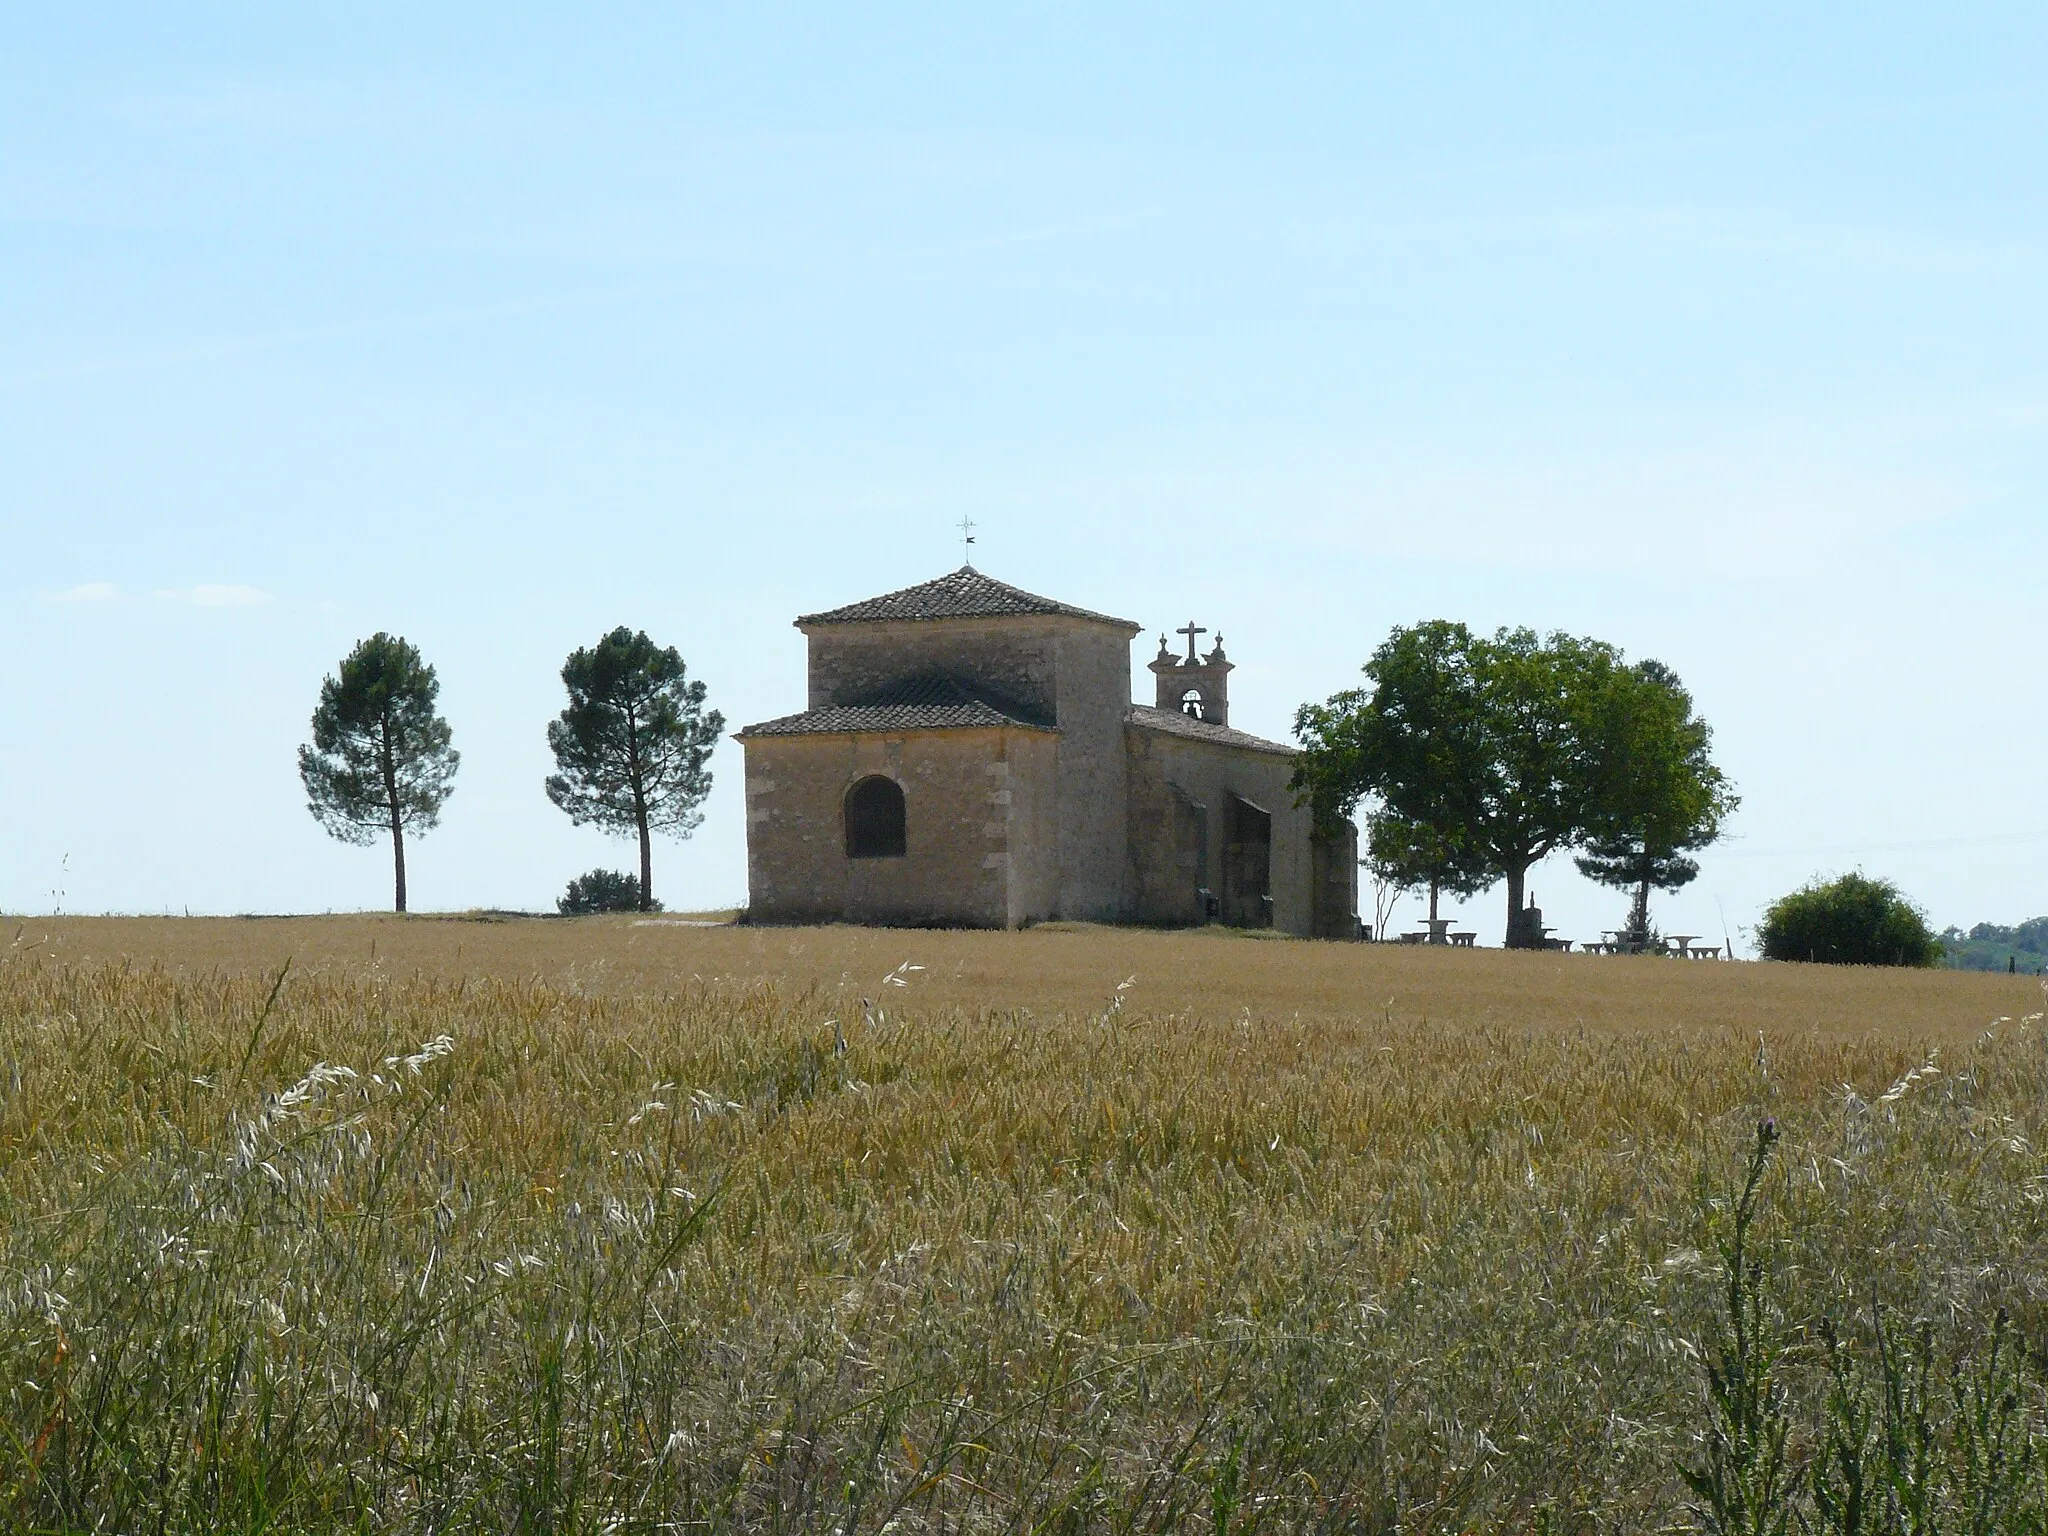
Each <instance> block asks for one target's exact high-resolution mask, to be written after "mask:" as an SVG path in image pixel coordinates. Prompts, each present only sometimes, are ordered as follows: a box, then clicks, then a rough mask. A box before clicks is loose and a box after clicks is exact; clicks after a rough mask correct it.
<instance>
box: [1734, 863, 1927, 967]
mask: <svg viewBox="0 0 2048 1536" xmlns="http://www.w3.org/2000/svg"><path fill="white" fill-rule="evenodd" d="M1757 941H1758V946H1759V948H1761V949H1762V951H1763V956H1764V958H1765V959H1766V960H1811V961H1815V962H1817V963H1819V964H1822V965H1933V964H1934V963H1935V962H1937V961H1938V960H1940V959H1941V940H1939V939H1937V938H1936V937H1935V936H1934V934H1933V931H1932V930H1931V929H1929V928H1928V926H1927V918H1926V916H1925V915H1924V914H1923V913H1922V912H1921V911H1920V909H1919V908H1918V907H1916V906H1914V905H1913V904H1912V903H1911V902H1910V901H1908V900H1906V898H1905V897H1904V896H1903V895H1901V894H1900V893H1899V888H1898V887H1897V886H1895V885H1893V884H1892V883H1891V882H1890V881H1889V880H1873V879H1871V878H1870V877H1869V876H1868V875H1860V874H1858V875H1843V876H1842V877H1841V878H1840V879H1838V880H1828V881H1820V880H1815V881H1813V882H1812V883H1811V884H1808V885H1805V886H1802V887H1801V888H1800V889H1798V890H1796V891H1794V892H1792V894H1791V895H1789V896H1781V897H1779V898H1778V899H1777V900H1776V901H1774V902H1772V903H1771V905H1770V906H1769V908H1768V909H1766V911H1765V912H1764V921H1763V926H1762V928H1760V929H1759V930H1758V932H1757Z"/></svg>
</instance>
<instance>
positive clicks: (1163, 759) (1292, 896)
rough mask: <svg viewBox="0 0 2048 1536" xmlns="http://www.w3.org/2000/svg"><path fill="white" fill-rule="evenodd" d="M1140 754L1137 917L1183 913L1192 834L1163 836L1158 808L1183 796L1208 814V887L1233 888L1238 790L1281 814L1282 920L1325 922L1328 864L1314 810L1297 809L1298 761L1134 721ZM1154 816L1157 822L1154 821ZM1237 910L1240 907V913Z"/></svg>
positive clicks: (1278, 909) (1278, 872)
mask: <svg viewBox="0 0 2048 1536" xmlns="http://www.w3.org/2000/svg"><path fill="white" fill-rule="evenodd" d="M1125 740H1126V749H1127V752H1128V755H1129V760H1130V775H1131V781H1132V791H1131V801H1132V806H1133V818H1134V819H1133V823H1132V836H1131V838H1130V840H1129V841H1130V851H1129V862H1130V866H1131V870H1132V884H1131V889H1132V897H1133V901H1132V905H1133V907H1134V909H1135V910H1134V911H1133V912H1132V916H1133V917H1134V918H1135V919H1136V920H1138V921H1141V922H1174V921H1184V920H1185V921H1193V920H1196V919H1194V918H1189V919H1178V918H1176V917H1174V916H1173V915H1172V914H1173V909H1174V907H1175V906H1176V905H1177V903H1178V898H1177V896H1176V895H1175V892H1176V891H1178V890H1181V889H1184V882H1185V881H1186V880H1187V878H1188V871H1187V868H1186V867H1185V866H1184V865H1183V862H1182V861H1183V860H1185V859H1186V857H1187V855H1186V842H1185V835H1184V834H1180V833H1177V834H1176V836H1175V837H1174V838H1172V839H1167V838H1162V837H1159V836H1157V835H1156V834H1155V833H1154V831H1153V827H1154V826H1156V825H1157V824H1158V814H1159V813H1158V812H1157V811H1156V810H1155V809H1153V808H1155V807H1159V806H1162V805H1169V804H1171V803H1172V802H1173V800H1174V797H1175V796H1178V797H1179V798H1180V799H1181V800H1183V801H1185V802H1187V803H1188V804H1190V805H1193V806H1199V807H1201V808H1202V810H1203V811H1204V812H1205V813H1206V815H1205V817H1204V820H1205V823H1206V834H1207V835H1206V838H1205V839H1204V844H1205V846H1204V847H1203V849H1202V856H1201V879H1200V880H1199V882H1197V883H1198V884H1199V885H1201V886H1202V887H1204V888H1206V889H1208V890H1209V891H1211V892H1214V893H1216V894H1217V895H1218V896H1219V897H1221V895H1222V894H1223V892H1224V889H1225V877H1224V859H1225V856H1226V841H1227V839H1228V837H1229V835H1230V834H1229V830H1228V828H1229V802H1230V797H1231V796H1232V795H1233V794H1234V795H1236V796H1238V797H1239V798H1241V799H1243V800H1246V801H1249V802H1250V803H1251V804H1252V805H1255V806H1257V807H1258V808H1260V809H1261V810H1264V811H1266V812H1267V813H1268V814H1270V815H1271V816H1272V818H1273V827H1272V855H1271V865H1270V874H1269V889H1270V891H1271V894H1272V898H1273V926H1274V927H1275V928H1277V929H1278V930H1280V931H1281V932H1282V933H1293V934H1300V935H1302V936H1304V937H1306V936H1309V935H1313V934H1314V933H1315V932H1316V931H1317V927H1318V924H1317V906H1318V903H1317V899H1316V898H1317V882H1318V878H1319V876H1321V877H1322V878H1324V879H1327V878H1328V876H1327V872H1326V871H1323V870H1319V869H1318V868H1317V861H1316V857H1315V853H1314V849H1313V847H1312V839H1311V838H1310V836H1309V829H1310V822H1311V818H1310V815H1309V813H1308V812H1307V811H1306V810H1297V809H1296V808H1295V805H1294V792H1293V791H1292V790H1291V789H1289V788H1288V787H1287V786H1288V780H1289V779H1291V778H1292V777H1293V776H1294V760H1293V758H1292V757H1282V756H1280V755H1279V754H1277V753H1271V752H1256V751H1252V750H1250V749H1249V748H1245V747H1233V746H1227V745H1224V744H1223V743H1220V742H1207V741H1191V740H1188V739H1187V738H1185V737H1180V736H1169V735H1167V734H1166V733H1165V732H1163V731H1148V730H1146V729H1144V728H1143V727H1141V726H1129V727H1127V728H1126V733H1125ZM1148 824H1149V825H1148ZM1233 915H1234V914H1233Z"/></svg>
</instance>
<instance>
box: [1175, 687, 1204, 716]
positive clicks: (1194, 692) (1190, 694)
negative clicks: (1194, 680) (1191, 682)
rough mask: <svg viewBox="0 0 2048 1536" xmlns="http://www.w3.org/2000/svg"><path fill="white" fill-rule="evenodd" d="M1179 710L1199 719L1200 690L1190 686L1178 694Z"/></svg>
mask: <svg viewBox="0 0 2048 1536" xmlns="http://www.w3.org/2000/svg"><path fill="white" fill-rule="evenodd" d="M1180 712H1181V713H1182V714H1184V715H1189V716H1192V717H1193V718H1194V719H1196V720H1199V719H1201V718H1202V690H1201V689H1199V688H1190V689H1189V690H1188V691H1187V692H1186V693H1184V694H1182V695H1181V696H1180Z"/></svg>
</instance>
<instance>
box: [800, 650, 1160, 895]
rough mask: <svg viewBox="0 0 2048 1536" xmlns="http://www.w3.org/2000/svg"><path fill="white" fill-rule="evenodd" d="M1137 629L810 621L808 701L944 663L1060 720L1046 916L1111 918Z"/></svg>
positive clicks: (1119, 882) (850, 695)
mask: <svg viewBox="0 0 2048 1536" xmlns="http://www.w3.org/2000/svg"><path fill="white" fill-rule="evenodd" d="M1136 633H1137V631H1136V629H1135V627H1132V626H1126V625H1122V624H1105V623H1101V622H1099V621H1095V620H1088V619H1075V618H1069V617H1065V616H1045V617H1035V616H1034V617H1022V616H1004V617H1000V618H990V619H922V620H914V621H900V622H894V623H877V622H873V621H865V622H858V623H849V624H830V625H814V626H811V627H809V628H807V629H806V630H805V634H806V635H807V636H808V637H809V640H810V684H811V686H810V706H809V707H810V708H812V709H821V708H824V707H826V706H828V705H833V704H851V703H855V702H857V701H859V700H861V699H863V698H866V697H871V696H872V695H874V694H875V693H876V692H878V691H879V690H881V689H883V688H886V687H887V686H888V685H889V684H891V683H895V682H901V681H904V680H905V679H908V678H912V677H916V676H919V675H920V674H924V673H929V672H944V673H947V674H949V675H950V676H953V677H957V678H960V679H962V680H963V681H966V682H970V683H976V684H979V685H980V686H981V687H983V688H985V689H987V690H988V691H989V692H990V693H992V694H995V695H997V696H999V697H1001V698H1004V699H1007V700H1009V701H1011V702H1013V703H1016V704H1019V705H1022V706H1024V707H1025V708H1027V709H1030V710H1033V711H1035V712H1036V713H1038V714H1039V715H1041V716H1042V717H1043V718H1045V719H1047V720H1049V721H1052V722H1054V723H1056V724H1057V725H1058V726H1059V729H1060V737H1059V747H1058V757H1059V768H1058V786H1059V787H1058V819H1057V836H1056V842H1055V846H1054V848H1053V850H1052V854H1051V856H1052V858H1053V859H1054V860H1055V861H1056V863H1055V866H1054V867H1055V870H1056V879H1057V880H1058V895H1057V897H1056V899H1055V902H1054V908H1053V914H1052V915H1057V916H1059V917H1066V918H1080V919H1085V920H1090V921H1097V922H1114V921H1116V920H1117V919H1118V918H1119V917H1120V916H1121V915H1122V911H1123V906H1124V878H1125V876H1124V854H1123V849H1124V842H1125V807H1126V800H1127V794H1126V781H1125V777H1124V774H1125V767H1124V741H1123V730H1124V727H1123V719H1124V711H1125V709H1126V708H1127V707H1128V706H1129V704H1130V699H1131V637H1132V635H1134V634H1136Z"/></svg>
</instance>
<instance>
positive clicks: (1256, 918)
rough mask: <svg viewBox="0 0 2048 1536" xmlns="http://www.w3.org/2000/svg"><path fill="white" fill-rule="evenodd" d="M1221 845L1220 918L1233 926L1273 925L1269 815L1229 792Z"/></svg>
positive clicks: (1271, 829)
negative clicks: (1221, 890)
mask: <svg viewBox="0 0 2048 1536" xmlns="http://www.w3.org/2000/svg"><path fill="white" fill-rule="evenodd" d="M1226 814H1227V817H1228V825H1227V827H1226V829H1225V833H1224V838H1225V840H1224V844H1223V921H1224V922H1226V923H1228V924H1229V925H1230V926H1231V927H1233V928H1270V927H1272V926H1273V816H1272V813H1271V812H1270V811H1267V810H1265V809H1263V808H1261V807H1259V806H1256V805H1254V804H1252V802H1251V801H1249V800H1246V799H1244V798H1243V797H1241V796H1238V795H1231V796H1230V797H1229V801H1228V809H1227V813H1226Z"/></svg>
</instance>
